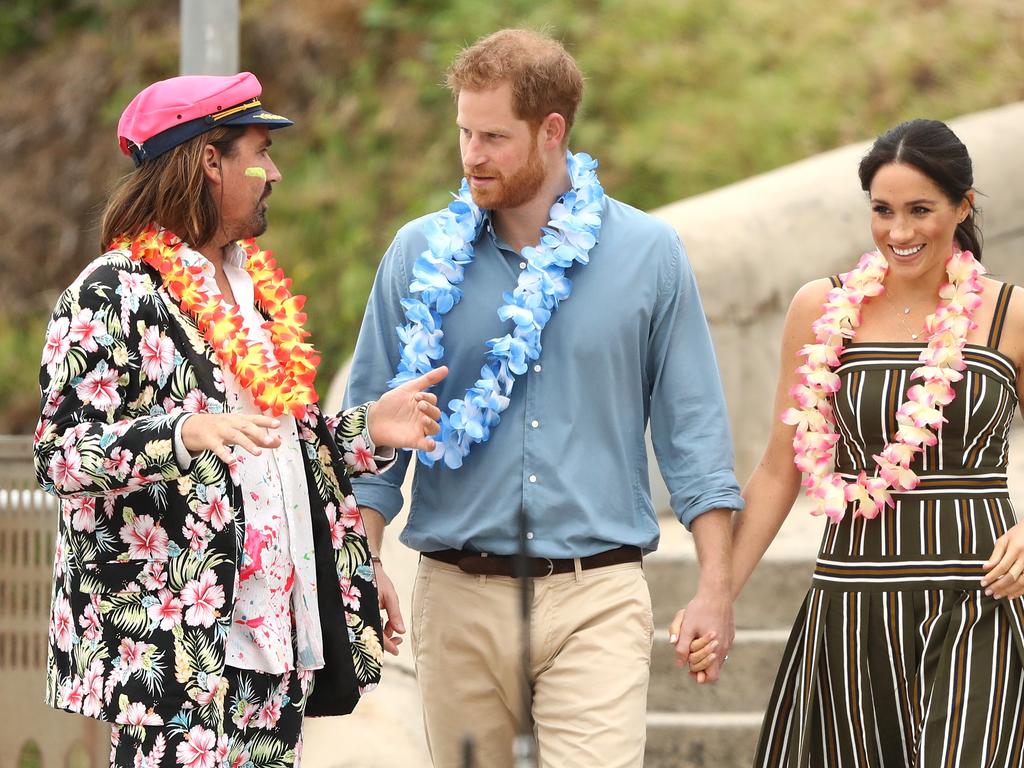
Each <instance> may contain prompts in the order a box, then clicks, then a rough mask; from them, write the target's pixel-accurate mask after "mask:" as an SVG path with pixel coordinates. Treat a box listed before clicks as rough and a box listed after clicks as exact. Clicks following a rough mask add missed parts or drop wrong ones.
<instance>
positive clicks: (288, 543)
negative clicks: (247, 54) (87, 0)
mask: <svg viewBox="0 0 1024 768" xmlns="http://www.w3.org/2000/svg"><path fill="white" fill-rule="evenodd" d="M260 94H261V87H260V84H259V81H258V80H257V79H256V78H255V77H254V76H253V75H252V74H250V73H247V72H243V73H240V74H238V75H232V76H229V77H210V76H188V77H175V78H171V79H169V80H164V81H161V82H158V83H155V84H153V85H151V86H149V87H147V88H145V89H144V90H143V91H142V92H141V93H139V94H138V95H137V96H136V97H135V98H134V99H133V100H132V101H131V103H130V104H129V105H128V107H127V108H126V109H125V111H124V113H123V114H122V116H121V120H120V122H119V123H118V139H119V142H120V147H121V151H122V152H124V154H126V155H129V156H130V157H131V158H132V159H133V160H134V162H135V166H136V169H135V171H134V172H133V173H131V174H130V175H129V176H127V177H126V178H125V179H124V180H123V181H122V182H121V184H120V185H119V186H118V188H117V189H116V190H115V191H114V193H113V195H112V196H111V198H110V200H109V202H108V204H107V207H106V210H105V212H104V214H103V222H102V244H103V248H104V250H105V253H104V254H103V255H102V256H101V257H99V258H98V259H96V260H95V261H93V262H92V263H91V264H89V265H88V266H87V267H86V268H85V270H84V271H83V272H82V274H81V275H79V277H78V278H77V279H76V280H75V281H74V282H73V283H72V284H71V286H69V287H68V288H67V290H66V291H65V292H64V293H63V294H62V296H61V298H60V299H59V300H58V302H57V305H56V307H55V309H54V312H53V316H52V319H51V321H50V324H49V327H48V328H47V337H46V343H45V346H44V349H43V356H42V367H41V371H40V386H41V393H42V399H41V415H40V420H39V424H38V427H37V429H36V436H35V460H36V469H37V475H38V478H39V482H40V484H41V485H42V487H43V488H44V489H45V490H46V491H48V492H50V493H53V494H55V495H56V496H58V497H59V498H60V509H61V515H60V519H59V523H58V532H57V539H56V552H55V560H54V579H55V585H54V590H53V603H52V608H51V618H50V628H49V662H48V674H47V688H46V700H47V702H48V703H49V704H50V705H52V706H54V707H57V708H59V709H64V710H67V711H71V712H78V713H81V714H84V715H87V716H90V717H95V718H98V719H101V720H106V721H107V722H110V723H112V724H113V729H112V749H111V765H114V766H132V768H142V767H143V766H145V768H156V767H157V766H168V767H170V766H180V765H186V766H190V768H214V766H218V767H219V766H227V765H230V766H232V767H233V768H234V767H235V766H242V765H244V764H247V763H251V764H252V765H253V766H255V768H260V766H263V765H266V766H270V765H274V766H282V765H292V764H296V765H297V764H298V761H299V756H300V753H301V729H302V719H303V716H304V714H311V715H315V714H322V715H328V714H344V713H347V712H349V711H351V710H352V708H353V707H354V706H355V704H356V702H357V700H358V699H359V697H360V695H361V693H363V692H364V691H366V690H368V689H369V688H372V687H373V686H375V685H376V684H377V682H378V680H379V678H380V668H381V661H382V655H383V647H384V645H387V646H388V647H389V648H393V646H392V645H391V642H392V639H391V638H390V637H388V636H385V633H384V631H383V629H382V627H381V619H380V614H379V610H378V603H377V601H378V597H377V588H376V580H375V578H374V563H373V562H372V558H371V556H370V552H369V548H368V546H367V542H366V534H365V531H364V528H363V523H362V519H361V518H360V515H359V512H358V509H357V506H356V501H355V499H354V498H353V496H352V490H351V486H350V483H349V477H350V476H352V475H355V474H360V473H378V472H381V471H384V470H385V469H387V468H388V467H389V466H390V464H391V462H392V461H393V457H394V449H395V448H418V449H426V450H429V449H430V448H432V447H433V440H432V439H431V437H430V436H431V435H433V434H435V433H436V432H437V429H438V427H437V423H436V420H437V418H438V417H439V415H440V414H439V411H438V409H437V407H436V398H435V397H434V396H433V395H432V394H429V393H426V392H425V391H424V390H425V389H426V388H427V387H429V386H430V385H431V384H433V383H435V382H436V381H439V380H440V379H441V378H443V376H444V373H445V372H444V370H441V371H438V372H434V373H433V374H431V375H427V376H423V377H421V378H419V379H417V380H415V381H412V382H409V384H408V385H406V386H404V387H401V388H399V389H396V390H393V391H391V392H388V393H386V394H383V395H381V396H380V398H379V399H378V400H376V401H374V402H370V403H364V404H363V405H360V406H358V407H355V408H352V409H349V410H347V411H344V412H342V413H340V414H338V415H337V416H330V417H328V416H325V415H324V414H323V413H322V412H321V411H320V408H319V407H318V405H317V404H316V403H317V395H316V390H315V386H314V377H315V373H316V365H317V363H318V361H319V358H318V356H317V354H316V352H315V350H314V349H313V347H312V346H311V345H310V344H309V343H308V342H307V341H306V337H307V336H308V334H307V333H306V332H305V331H304V330H303V328H302V323H303V321H304V319H305V316H304V315H303V314H302V312H301V311H300V310H301V307H302V301H303V299H302V297H296V296H292V295H291V293H290V288H289V285H290V284H289V281H288V280H287V279H285V278H284V277H283V275H282V274H281V272H280V270H278V269H277V267H276V265H275V264H274V261H273V259H272V258H271V257H270V255H269V254H268V253H267V252H265V251H262V250H261V249H260V248H259V246H258V245H256V243H255V241H254V240H252V238H254V237H256V236H258V235H260V234H262V233H263V232H264V231H265V230H266V226H267V207H268V203H267V198H268V196H269V195H270V193H271V190H272V186H273V184H274V183H276V182H278V181H280V179H281V174H280V173H279V171H278V169H277V167H276V166H275V165H274V162H273V160H271V158H270V146H271V137H270V131H271V130H273V129H276V128H281V127H284V126H288V125H291V124H292V122H291V121H290V120H288V119H287V118H284V117H281V116H280V115H276V114H274V113H272V112H270V111H267V110H266V109H264V107H263V105H262V103H261V102H260ZM388 634H389V635H390V633H388Z"/></svg>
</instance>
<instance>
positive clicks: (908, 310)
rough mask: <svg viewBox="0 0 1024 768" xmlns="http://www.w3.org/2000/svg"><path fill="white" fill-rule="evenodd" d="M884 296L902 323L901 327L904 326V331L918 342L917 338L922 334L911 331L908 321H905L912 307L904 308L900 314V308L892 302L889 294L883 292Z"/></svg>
mask: <svg viewBox="0 0 1024 768" xmlns="http://www.w3.org/2000/svg"><path fill="white" fill-rule="evenodd" d="M882 296H884V297H885V300H886V301H887V302H889V306H890V307H892V311H893V312H895V313H896V319H897V320H899V321H900V325H902V326H903V330H905V331H906V332H907V333H908V334H910V338H911V339H913V340H914V341H917V337H918V336H920V333H914V332H913V331H912V330H910V327H909V326H908V325H907V323H906V321H905V320H904V319H903V318H904V317H905V316H906V315H909V314H910V307H908V306H904V307H903V311H902V312H900V309H899V307H897V306H896V303H895V302H894V301H893V300H892V298H891V297H890V296H889V294H888V293H887V292H883V293H882Z"/></svg>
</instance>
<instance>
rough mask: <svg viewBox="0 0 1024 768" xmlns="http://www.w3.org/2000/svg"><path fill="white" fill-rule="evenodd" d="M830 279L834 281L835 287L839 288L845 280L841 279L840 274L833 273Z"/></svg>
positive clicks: (833, 285)
mask: <svg viewBox="0 0 1024 768" xmlns="http://www.w3.org/2000/svg"><path fill="white" fill-rule="evenodd" d="M829 280H831V281H832V287H833V288H839V287H840V286H841V285H842V284H843V281H842V280H840V279H839V275H832V277H830V278H829Z"/></svg>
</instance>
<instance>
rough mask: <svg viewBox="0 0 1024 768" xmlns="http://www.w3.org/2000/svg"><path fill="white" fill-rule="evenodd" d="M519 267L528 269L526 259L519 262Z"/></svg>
mask: <svg viewBox="0 0 1024 768" xmlns="http://www.w3.org/2000/svg"><path fill="white" fill-rule="evenodd" d="M519 268H520V269H526V262H525V261H520V262H519Z"/></svg>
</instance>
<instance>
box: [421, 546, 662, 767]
mask: <svg viewBox="0 0 1024 768" xmlns="http://www.w3.org/2000/svg"><path fill="white" fill-rule="evenodd" d="M533 587H534V592H533V600H532V609H533V621H532V631H531V659H530V682H531V686H532V695H533V699H532V700H533V707H532V713H533V720H534V729H535V734H536V737H537V743H538V756H539V764H540V766H542V768H574V767H575V766H587V767H588V768H598V767H600V768H634V767H635V766H641V765H643V754H644V743H645V740H646V709H647V684H648V680H649V678H650V660H651V643H652V640H653V636H654V622H653V617H652V615H651V597H650V592H649V590H648V588H647V581H646V578H645V577H644V572H643V569H642V567H641V566H640V564H639V563H623V564H621V565H611V566H607V567H604V568H594V569H591V570H580V569H579V563H578V562H577V570H576V572H575V573H566V574H557V575H554V576H547V577H543V578H537V579H533ZM519 601H520V593H519V584H518V582H517V581H516V580H515V579H513V578H509V577H505V576H473V575H470V574H466V573H463V572H462V571H461V570H459V568H458V567H456V566H454V565H448V564H447V563H442V562H438V561H436V560H432V559H430V558H427V557H422V558H420V564H419V570H418V572H417V574H416V583H415V586H414V588H413V599H412V642H413V654H414V657H415V662H416V675H417V679H418V681H419V687H420V693H421V694H422V697H423V719H424V724H425V726H426V732H427V742H428V745H429V748H430V754H431V758H432V759H433V762H434V766H435V768H462V766H463V749H464V747H463V744H464V743H465V741H466V739H467V738H469V739H471V740H472V743H473V754H474V763H473V765H474V766H475V768H511V766H512V765H513V753H512V750H513V740H514V737H515V734H516V733H517V731H518V727H519V723H520V721H521V708H522V703H521V702H522V694H521V691H522V677H521V650H520V623H519V604H520V603H519Z"/></svg>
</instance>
